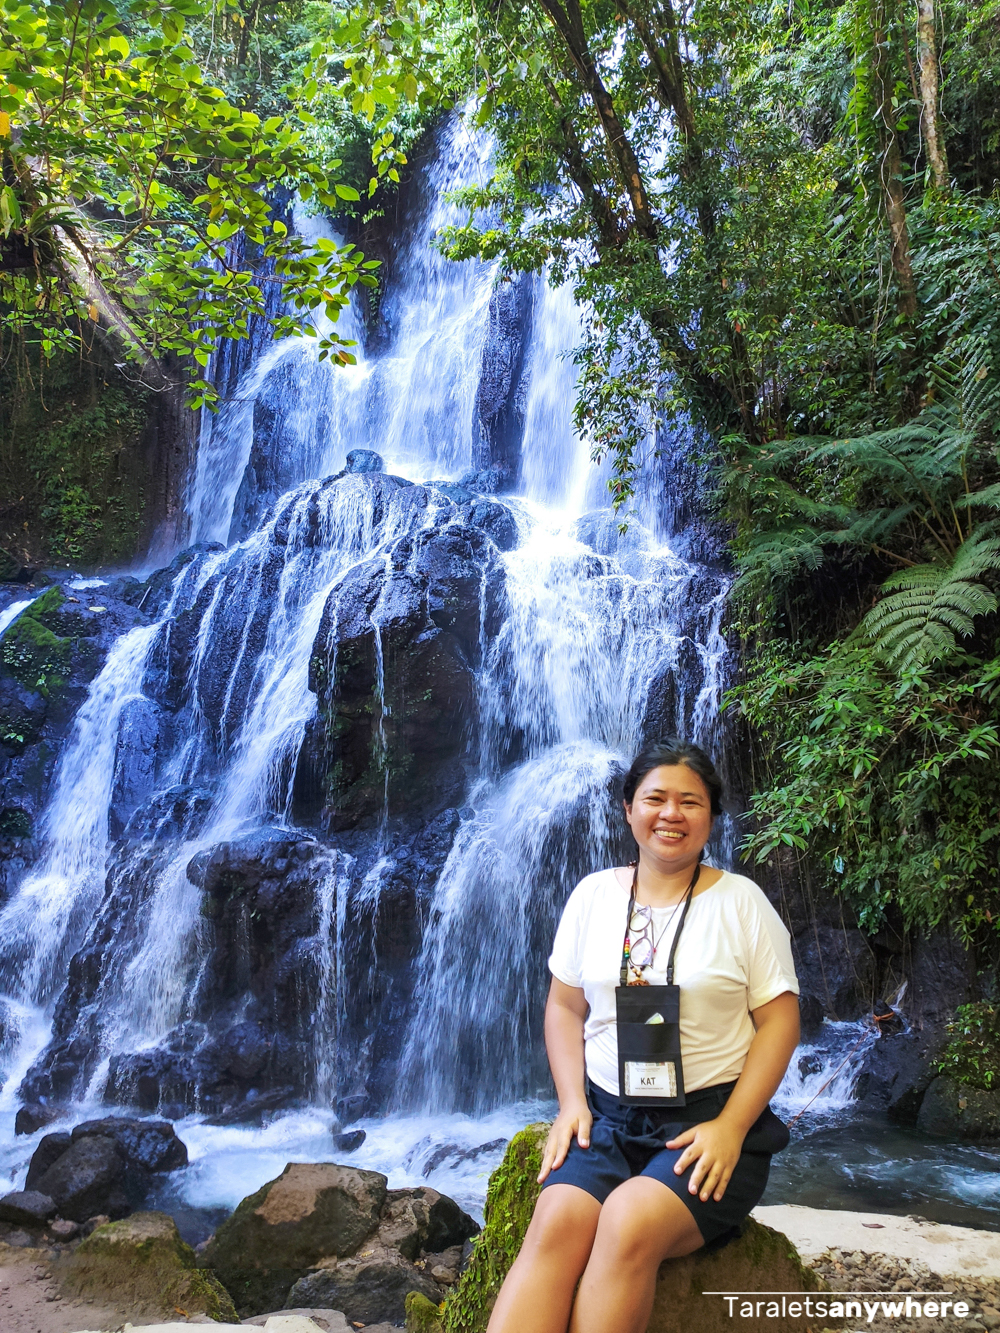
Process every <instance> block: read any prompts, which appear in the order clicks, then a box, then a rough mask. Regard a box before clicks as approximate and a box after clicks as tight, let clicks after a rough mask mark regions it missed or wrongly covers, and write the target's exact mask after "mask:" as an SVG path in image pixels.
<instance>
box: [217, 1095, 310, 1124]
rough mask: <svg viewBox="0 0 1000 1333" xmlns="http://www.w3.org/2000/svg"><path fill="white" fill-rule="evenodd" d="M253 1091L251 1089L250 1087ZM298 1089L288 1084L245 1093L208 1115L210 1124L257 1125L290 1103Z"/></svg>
mask: <svg viewBox="0 0 1000 1333" xmlns="http://www.w3.org/2000/svg"><path fill="white" fill-rule="evenodd" d="M251 1092H253V1089H251ZM297 1092H298V1089H296V1088H294V1087H292V1086H291V1085H289V1086H288V1087H284V1088H272V1089H271V1090H270V1092H261V1093H257V1094H256V1095H253V1096H251V1095H249V1094H248V1095H247V1096H246V1097H245V1098H244V1099H243V1100H242V1101H238V1102H236V1103H235V1104H231V1105H227V1106H223V1108H222V1110H221V1111H217V1112H216V1113H215V1114H214V1115H212V1116H209V1117H208V1119H207V1123H208V1124H210V1125H259V1124H262V1123H263V1121H264V1119H265V1118H266V1117H267V1116H268V1115H269V1114H270V1113H271V1112H273V1111H278V1110H281V1109H282V1108H284V1107H288V1106H290V1105H292V1103H293V1101H294V1100H295V1097H296V1094H297Z"/></svg>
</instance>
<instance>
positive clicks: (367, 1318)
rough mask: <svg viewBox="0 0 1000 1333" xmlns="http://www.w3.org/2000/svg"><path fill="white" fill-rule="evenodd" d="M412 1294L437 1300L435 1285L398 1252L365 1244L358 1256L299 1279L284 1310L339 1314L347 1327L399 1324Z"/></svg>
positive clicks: (437, 1292) (331, 1264) (335, 1262)
mask: <svg viewBox="0 0 1000 1333" xmlns="http://www.w3.org/2000/svg"><path fill="white" fill-rule="evenodd" d="M411 1291H419V1292H420V1293H421V1295H423V1296H426V1297H428V1299H432V1300H440V1298H441V1294H440V1287H439V1286H438V1285H437V1283H436V1282H435V1281H434V1279H433V1278H432V1277H430V1276H429V1275H428V1274H426V1273H424V1272H423V1271H422V1270H421V1269H418V1268H416V1267H415V1266H414V1265H413V1264H412V1263H410V1261H409V1260H408V1259H404V1258H403V1256H402V1255H401V1254H400V1253H399V1251H398V1250H393V1249H389V1248H388V1247H386V1246H384V1245H380V1244H378V1243H369V1244H367V1245H365V1247H364V1249H362V1250H361V1251H360V1253H358V1254H354V1255H351V1256H350V1257H349V1258H346V1259H340V1258H338V1259H336V1260H330V1261H329V1262H328V1263H326V1264H324V1265H323V1267H322V1268H319V1269H317V1270H315V1271H314V1272H311V1273H308V1274H307V1275H306V1276H304V1277H302V1278H300V1279H299V1280H298V1281H297V1282H296V1283H295V1285H294V1286H293V1287H292V1289H291V1291H290V1293H289V1295H288V1300H287V1304H288V1305H292V1306H294V1305H315V1306H326V1307H329V1308H332V1309H335V1310H343V1312H344V1314H345V1315H346V1316H347V1318H348V1319H349V1320H350V1321H351V1322H352V1323H362V1324H376V1323H383V1322H386V1323H388V1322H390V1321H391V1322H393V1323H400V1322H402V1320H403V1319H405V1317H406V1304H405V1302H406V1297H407V1294H408V1293H409V1292H411Z"/></svg>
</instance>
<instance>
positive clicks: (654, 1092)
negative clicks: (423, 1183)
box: [489, 741, 799, 1333]
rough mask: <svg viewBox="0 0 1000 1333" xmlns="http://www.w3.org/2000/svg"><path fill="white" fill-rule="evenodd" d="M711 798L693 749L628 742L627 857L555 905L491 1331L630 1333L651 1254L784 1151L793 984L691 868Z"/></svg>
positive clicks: (692, 1237) (765, 923) (640, 1310)
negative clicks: (627, 863)
mask: <svg viewBox="0 0 1000 1333" xmlns="http://www.w3.org/2000/svg"><path fill="white" fill-rule="evenodd" d="M721 791H722V784H721V781H720V779H719V776H718V774H717V773H716V771H715V768H714V766H713V765H712V761H711V760H710V759H709V758H708V756H707V755H706V754H705V753H704V751H702V750H700V749H699V748H698V747H697V746H695V745H690V744H688V743H686V742H683V741H671V742H668V743H665V744H657V745H652V746H650V747H649V748H648V749H646V750H644V751H643V752H642V753H641V754H640V755H639V756H638V757H637V758H636V760H635V762H634V763H633V765H632V767H631V769H630V770H629V772H628V775H627V776H626V778H625V784H624V796H625V818H626V820H627V821H628V824H629V827H630V828H631V830H632V835H633V837H634V838H635V841H636V843H637V844H638V849H639V856H638V861H637V862H636V863H635V865H634V868H630V869H622V868H619V869H610V870H601V871H598V872H597V873H596V874H593V875H588V876H587V878H586V879H584V880H581V882H580V883H579V884H578V885H577V887H576V888H575V889H574V891H573V893H572V894H571V896H570V898H569V901H568V902H567V904H566V907H565V909H564V911H563V915H562V920H561V921H560V923H559V928H558V930H557V931H556V938H555V944H554V946H553V950H552V956H551V957H550V959H549V968H550V970H551V972H552V978H553V979H552V986H551V990H550V991H549V999H548V1004H547V1007H546V1010H545V1042H546V1047H547V1050H548V1056H549V1064H550V1066H551V1069H552V1077H553V1079H554V1080H555V1085H556V1090H557V1092H558V1094H559V1114H558V1116H557V1118H556V1121H555V1123H554V1124H553V1126H552V1130H551V1132H550V1134H549V1137H548V1142H547V1143H546V1145H545V1152H544V1156H543V1159H542V1170H541V1174H540V1176H539V1180H540V1181H541V1182H542V1184H543V1189H542V1192H541V1195H540V1196H539V1199H538V1203H537V1204H536V1206H535V1211H534V1216H533V1217H532V1220H531V1224H530V1226H529V1228H528V1232H527V1235H526V1237H525V1240H524V1244H523V1246H522V1248H521V1252H520V1254H519V1256H518V1258H517V1260H516V1262H515V1263H514V1265H513V1267H512V1268H511V1270H510V1272H509V1273H508V1275H507V1279H506V1281H505V1282H504V1284H503V1288H502V1289H501V1291H500V1295H499V1297H498V1298H497V1303H496V1306H495V1308H494V1311H493V1316H492V1318H491V1320H490V1324H489V1333H566V1330H567V1328H569V1329H570V1330H571V1333H642V1330H644V1329H645V1328H646V1325H647V1322H648V1320H649V1316H650V1311H651V1309H652V1305H653V1296H654V1293H655V1286H656V1273H657V1269H658V1268H659V1266H660V1263H661V1262H662V1261H663V1260H664V1259H670V1258H675V1257H677V1256H680V1255H684V1254H690V1253H692V1251H694V1250H698V1249H700V1248H701V1247H702V1246H705V1245H707V1246H709V1247H712V1248H716V1247H718V1246H720V1245H722V1244H725V1242H726V1241H727V1240H730V1239H732V1238H733V1237H734V1236H736V1235H738V1234H739V1224H740V1222H741V1221H742V1220H743V1219H744V1218H745V1217H746V1215H747V1214H748V1213H749V1212H750V1210H751V1208H753V1207H755V1206H756V1204H757V1203H758V1202H759V1200H760V1197H761V1195H762V1194H763V1192H764V1187H765V1185H766V1184H767V1176H768V1170H769V1167H770V1162H771V1154H772V1153H774V1152H777V1151H779V1150H780V1149H781V1148H784V1147H785V1146H786V1144H787V1142H788V1131H787V1129H786V1128H785V1126H784V1125H783V1124H782V1123H781V1121H780V1120H778V1119H777V1117H776V1116H775V1115H774V1114H773V1113H772V1111H771V1110H770V1108H769V1106H768V1099H769V1098H770V1097H771V1096H772V1094H773V1093H774V1091H775V1089H776V1088H777V1086H778V1084H779V1083H780V1082H781V1078H782V1076H783V1074H784V1072H785V1068H786V1067H787V1065H788V1061H789V1060H790V1058H791V1055H792V1052H793V1051H794V1049H795V1046H796V1044H797V1042H798V1037H799V1010H798V1000H797V998H796V997H797V995H798V982H797V981H796V978H795V969H794V967H793V964H792V955H791V948H790V944H789V937H788V931H787V930H786V929H785V927H784V925H783V924H782V922H781V920H780V918H779V917H778V914H777V913H776V912H775V910H774V908H773V907H772V906H771V904H770V903H769V902H768V900H767V898H766V897H765V896H764V894H763V893H762V891H761V890H760V889H759V888H758V887H757V885H756V884H754V883H752V882H751V881H750V880H749V879H745V878H744V877H743V876H742V875H735V874H732V873H731V872H730V871H727V870H715V869H711V868H710V867H708V866H703V865H702V864H701V856H702V852H703V850H704V847H705V844H706V842H707V841H708V838H709V835H710V833H711V830H712V822H713V819H714V817H715V816H716V815H718V814H719V813H720V811H721V804H720V797H721ZM578 1281H579V1289H577V1282H578ZM574 1292H575V1293H576V1295H575V1299H574Z"/></svg>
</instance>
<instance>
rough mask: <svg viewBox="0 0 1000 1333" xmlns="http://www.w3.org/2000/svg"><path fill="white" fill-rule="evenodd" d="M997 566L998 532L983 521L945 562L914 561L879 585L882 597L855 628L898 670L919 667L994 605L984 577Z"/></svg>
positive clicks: (948, 648) (947, 649) (942, 653)
mask: <svg viewBox="0 0 1000 1333" xmlns="http://www.w3.org/2000/svg"><path fill="white" fill-rule="evenodd" d="M997 570H1000V538H998V537H996V536H994V535H992V528H991V527H990V526H988V525H985V524H984V525H982V526H981V527H979V528H977V529H976V531H975V532H974V533H973V534H972V535H971V536H970V537H969V538H968V539H967V540H966V541H964V542H963V543H962V545H961V546H960V547H959V548H958V551H957V552H956V554H955V557H954V559H953V560H951V561H950V562H949V563H947V564H946V563H943V562H942V563H940V564H929V565H915V566H914V567H913V568H912V569H908V570H906V572H905V573H903V574H896V575H894V576H893V578H891V579H888V580H887V581H886V582H885V583H884V584H883V585H882V586H883V591H884V592H888V593H889V595H888V596H886V597H883V598H882V599H881V601H879V602H878V603H877V604H876V605H875V606H874V607H873V608H872V610H871V611H869V613H868V615H867V616H866V617H865V618H864V620H863V621H862V622H861V626H860V632H861V634H862V635H863V636H864V637H866V638H867V639H869V640H870V641H871V642H872V643H873V644H874V646H875V648H876V649H877V650H878V652H879V653H881V654H882V656H883V657H884V658H885V660H886V661H887V663H888V664H889V665H890V666H892V667H894V668H895V669H896V670H897V671H900V672H902V671H907V670H913V669H916V668H920V667H924V666H927V665H929V664H930V663H932V662H938V661H941V660H942V659H943V658H945V657H948V656H950V655H951V654H952V653H953V652H954V651H955V649H956V647H957V639H956V636H957V635H961V636H962V637H963V638H967V637H968V636H969V635H970V634H971V633H972V631H973V628H974V622H975V620H976V618H977V617H978V616H984V615H989V614H991V613H992V612H994V611H996V609H997V599H996V597H995V595H994V594H993V592H992V591H991V590H990V589H989V588H988V587H987V586H986V584H985V582H984V580H985V579H986V578H987V577H988V575H990V574H991V573H994V572H996V571H997Z"/></svg>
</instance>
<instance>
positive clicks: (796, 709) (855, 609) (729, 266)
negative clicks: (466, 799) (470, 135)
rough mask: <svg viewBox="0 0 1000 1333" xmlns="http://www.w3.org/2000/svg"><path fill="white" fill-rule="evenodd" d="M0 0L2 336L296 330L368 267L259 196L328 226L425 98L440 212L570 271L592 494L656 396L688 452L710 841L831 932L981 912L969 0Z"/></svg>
mask: <svg viewBox="0 0 1000 1333" xmlns="http://www.w3.org/2000/svg"><path fill="white" fill-rule="evenodd" d="M0 5H2V6H3V13H4V15H5V17H6V19H7V28H6V30H5V35H4V37H3V38H2V39H0V61H2V62H3V69H4V78H5V79H6V80H7V85H8V86H7V91H6V93H4V94H3V95H2V97H0V107H2V110H3V113H4V115H5V116H6V117H7V119H5V120H3V121H2V122H0V132H2V133H3V135H4V136H5V137H4V139H3V140H2V142H3V145H4V150H5V156H4V172H5V175H4V186H3V195H2V202H0V209H2V210H4V211H2V212H0V222H2V225H0V231H2V232H3V236H4V238H5V239H4V241H3V243H2V244H3V246H4V249H3V256H4V261H3V272H2V274H0V301H2V302H3V305H4V314H5V319H6V322H7V327H8V328H9V329H11V328H13V329H16V330H19V333H20V335H23V336H25V337H27V336H30V337H33V338H36V339H38V340H39V342H40V346H41V348H42V349H43V350H44V349H50V348H54V347H58V346H60V345H64V344H65V342H66V341H67V340H72V338H73V337H74V329H76V330H77V332H78V330H79V325H80V324H81V323H84V324H85V323H86V322H88V321H90V322H92V323H93V324H94V325H95V327H101V328H104V327H105V326H107V327H108V328H110V327H111V326H112V325H113V324H115V321H117V324H118V327H119V333H120V336H121V337H122V338H123V340H124V341H125V343H126V344H127V345H128V346H129V347H130V348H131V350H132V353H133V355H135V356H137V357H139V358H140V359H141V358H142V357H143V356H147V357H150V358H153V359H154V360H155V361H156V363H157V364H159V365H162V362H163V355H164V353H171V354H173V355H175V356H176V355H181V356H183V357H187V358H191V359H193V360H194V361H196V362H202V363H203V362H204V361H205V360H206V358H207V356H208V352H209V349H210V348H211V346H212V345H213V344H214V342H215V340H216V339H217V338H219V337H237V338H238V337H241V336H245V334H246V332H247V329H248V324H249V321H250V320H251V319H252V318H253V317H254V316H255V315H257V316H261V317H265V318H269V319H271V320H272V321H273V322H274V324H275V326H276V329H277V331H278V332H281V333H289V332H303V331H306V332H308V327H309V321H308V319H307V318H306V316H307V314H308V311H309V310H310V309H311V308H313V307H315V306H316V305H317V304H320V305H324V304H325V305H326V307H327V310H328V312H329V313H331V314H335V313H336V310H337V309H338V307H339V306H340V305H342V303H343V301H344V300H345V299H346V297H347V293H348V291H349V289H350V287H351V285H352V284H353V283H355V282H366V283H369V282H372V281H374V279H373V278H372V277H371V274H370V272H369V271H366V269H365V263H367V262H369V261H362V260H361V259H360V258H359V256H358V254H357V252H356V251H354V250H350V249H339V248H336V247H333V248H327V249H325V250H313V249H310V248H309V247H307V246H305V245H304V244H303V243H302V242H301V241H300V240H296V239H295V238H294V237H291V236H289V235H288V233H287V229H286V222H285V217H284V215H283V212H282V204H281V202H280V201H281V200H282V199H283V198H285V199H286V198H287V193H288V191H290V190H292V189H297V190H298V191H299V193H300V195H302V196H303V197H308V196H310V195H311V196H312V197H313V199H314V200H315V201H318V202H319V204H320V205H322V206H323V207H325V208H327V209H329V210H331V211H333V212H335V213H337V214H339V215H341V216H344V215H347V216H348V217H350V218H351V219H353V225H355V226H363V225H364V221H365V219H366V218H368V217H369V216H370V211H371V210H377V209H378V208H379V207H380V201H381V200H382V199H383V198H384V195H385V192H386V191H387V190H390V189H392V188H393V186H394V185H395V183H396V180H397V178H398V176H399V173H400V171H401V170H402V169H403V168H404V165H405V162H404V159H405V157H406V155H407V153H408V150H409V148H410V146H411V145H412V143H413V142H414V141H415V139H416V138H417V137H418V136H419V134H420V133H421V132H422V130H423V129H424V128H425V127H426V126H427V124H428V123H429V121H430V119H431V118H432V116H433V115H434V114H435V113H437V112H440V111H443V110H445V109H447V108H449V107H451V106H453V105H458V106H464V108H465V114H466V115H467V116H468V117H469V118H470V119H471V120H473V121H474V122H475V123H477V124H478V125H479V126H481V127H482V128H483V129H484V130H485V131H487V132H488V133H489V134H490V135H491V136H492V139H493V143H494V166H493V172H492V175H491V177H490V178H489V179H488V180H487V181H486V182H485V183H484V184H482V185H480V186H476V187H475V188H473V189H469V190H466V191H464V192H462V193H461V195H460V196H459V201H460V202H461V203H462V204H464V205H465V208H466V217H465V221H464V222H463V223H462V224H461V225H458V226H455V227H452V228H450V229H449V230H448V231H447V232H446V233H445V234H443V235H442V237H441V244H442V246H443V248H444V249H445V251H446V253H448V254H449V255H451V256H452V257H453V258H454V259H456V260H461V259H463V258H466V257H469V256H480V257H482V258H486V259H490V260H495V261H497V262H498V263H499V265H500V267H501V270H504V271H507V272H513V271H516V270H520V269H525V268H530V269H536V270H538V269H545V270H546V271H547V273H548V275H549V280H550V281H552V282H556V283H558V282H563V281H568V282H571V283H572V284H573V286H574V288H575V291H576V293H577V295H578V297H579V299H580V300H581V302H582V303H583V308H584V310H585V312H586V317H585V322H586V327H585V333H584V339H583V343H582V345H581V347H580V348H579V349H578V351H577V353H576V356H577V361H578V365H579V381H578V383H579V393H578V403H577V419H578V425H579V427H580V429H581V430H582V431H583V432H585V434H586V435H587V436H588V437H589V439H590V441H591V443H592V446H593V450H594V453H595V455H597V456H609V457H610V458H611V459H612V460H613V463H614V481H613V490H614V496H615V500H616V502H617V503H618V504H619V505H620V506H621V507H622V517H623V519H626V520H627V518H628V511H629V506H630V501H631V497H632V494H633V489H634V485H635V477H636V468H637V466H638V465H639V464H640V463H641V462H642V460H643V459H644V458H645V457H646V456H647V455H648V454H649V452H650V451H655V449H656V448H662V447H664V445H665V444H667V443H668V442H669V441H670V440H671V439H672V433H671V432H672V423H673V422H675V421H683V422H685V423H690V424H692V425H693V426H694V428H695V435H696V437H697V438H698V439H700V440H701V441H702V442H703V443H702V445H701V447H702V449H703V453H704V457H705V459H706V460H707V461H709V462H710V463H711V464H712V466H713V467H714V468H715V472H716V476H717V478H718V489H717V506H718V512H719V515H720V517H721V519H722V520H723V521H724V522H725V523H726V524H728V530H729V532H730V535H731V545H732V551H733V557H734V562H735V564H736V566H737V579H736V586H735V590H734V598H733V606H734V612H735V615H734V630H735V632H737V633H738V634H739V636H740V637H741V639H742V645H743V660H744V662H745V663H746V678H745V682H744V683H743V684H741V685H738V686H737V688H736V689H735V691H734V693H733V696H732V701H731V703H730V709H731V716H733V717H736V716H741V717H742V718H743V719H744V720H745V722H746V724H747V726H748V727H749V731H750V738H751V741H752V744H753V746H754V751H755V755H756V758H757V764H758V769H757V771H758V773H759V781H758V792H757V794H756V796H755V797H754V800H753V813H754V816H755V823H754V824H753V827H752V828H751V829H750V831H749V839H748V843H747V851H748V854H749V855H750V856H751V857H758V858H763V859H765V860H766V859H767V858H768V857H770V856H773V855H774V854H775V852H776V851H777V849H778V847H779V846H780V847H784V848H786V849H789V848H790V849H792V851H793V852H794V853H795V854H797V855H801V856H802V857H807V856H808V857H810V858H812V859H813V861H814V864H815V865H817V866H818V867H820V868H821V869H822V870H823V872H824V874H825V876H826V879H827V882H828V883H829V884H830V885H831V886H832V887H834V888H836V889H838V890H842V891H843V892H845V893H846V894H847V895H848V896H849V897H850V899H851V900H852V902H854V904H855V906H856V907H857V910H858V912H859V914H860V915H861V918H862V919H863V920H864V921H865V922H866V923H867V924H868V925H870V926H871V927H873V928H874V927H876V926H877V924H878V922H879V921H880V920H881V918H882V916H883V914H884V913H885V912H886V911H888V910H889V909H890V908H891V907H892V905H893V904H895V905H896V906H897V907H898V908H899V909H900V910H901V911H902V912H903V914H904V915H905V917H906V919H907V920H909V921H911V922H912V923H914V924H919V925H921V926H923V927H931V926H933V925H935V924H936V923H939V922H945V921H947V922H950V923H952V924H953V925H954V926H955V927H957V928H958V929H959V930H960V931H961V932H962V933H963V935H964V936H965V937H966V938H976V939H980V938H983V937H984V936H988V935H990V934H991V933H993V931H994V927H995V923H996V920H997V916H998V905H997V900H996V895H997V865H998V863H1000V830H998V827H997V810H998V808H1000V801H998V799H997V797H998V795H1000V793H998V791H997V785H996V779H995V777H994V772H995V770H996V769H997V750H998V734H997V728H998V725H1000V720H998V684H997V681H998V661H1000V641H998V621H997V606H998V603H997V598H998V595H1000V512H998V511H1000V456H998V437H997V421H998V414H1000V318H998V314H997V312H998V310H1000V301H998V296H1000V267H998V263H1000V260H998V254H1000V202H998V199H1000V194H998V180H1000V110H998V108H1000V101H998V99H997V97H996V91H997V85H998V83H1000V50H998V48H997V45H996V40H995V31H996V25H997V20H998V18H1000V0H984V3H982V4H979V5H976V6H969V5H965V4H960V3H959V0H919V3H918V0H790V3H785V2H784V0H782V3H781V4H773V5H772V4H768V3H766V2H764V0H762V2H761V3H750V4H745V3H740V4H737V3H734V0H704V2H701V0H700V2H699V3H698V4H697V5H693V4H687V3H676V2H675V0H504V2H503V3H500V4H496V3H489V4H484V3H482V0H429V2H428V3H427V4H421V3H419V2H418V0H334V2H332V3H325V2H323V3H320V2H319V0H291V3H289V4H288V5H286V6H282V5H278V4H276V3H269V0H170V2H169V3H167V0H162V3H154V0H115V2H114V3H113V4H108V3H106V2H105V0H100V2H99V0H72V2H71V3H69V4H66V5H60V6H56V5H54V4H48V5H45V4H42V5H25V4H23V3H19V0H0ZM241 226H242V227H243V228H244V232H245V236H246V238H247V245H246V246H242V244H240V245H237V244H236V241H237V231H238V229H239V228H240V227H241ZM272 281H273V282H274V283H275V284H277V285H280V290H281V291H282V293H283V295H284V296H285V298H286V303H285V305H284V307H283V308H281V309H280V312H278V305H277V303H272V304H269V303H268V301H267V297H266V290H267V284H268V283H270V282H272ZM74 320H76V321H77V325H74V323H73V321H74ZM60 339H62V340H63V342H62V343H61V342H60ZM329 350H330V351H331V352H332V353H333V354H334V355H338V356H340V357H342V358H344V359H346V358H348V357H349V355H350V353H349V351H348V350H347V349H345V348H343V347H342V346H339V345H338V344H337V342H336V339H335V337H334V338H333V339H332V340H331V343H330V347H329ZM200 375H201V372H196V373H195V375H194V378H193V383H194V390H193V392H194V395H195V400H196V401H197V400H198V399H199V398H201V397H205V396H210V395H211V393H212V389H211V386H210V385H209V384H208V383H207V382H205V381H204V380H200V379H199V377H200Z"/></svg>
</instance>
